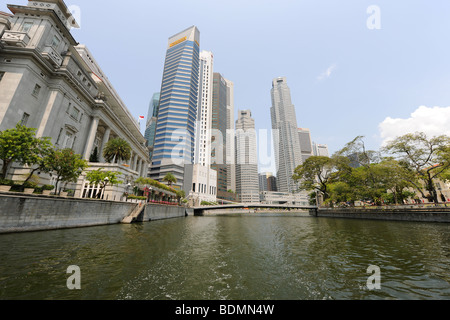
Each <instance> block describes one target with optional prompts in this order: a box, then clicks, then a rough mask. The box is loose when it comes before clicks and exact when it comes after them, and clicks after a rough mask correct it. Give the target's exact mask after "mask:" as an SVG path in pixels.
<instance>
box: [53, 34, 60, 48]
mask: <svg viewBox="0 0 450 320" xmlns="http://www.w3.org/2000/svg"><path fill="white" fill-rule="evenodd" d="M60 42H61V40H59V38H58V37H57V36H53V39H52V47H53V48H55V49H56V48H57V47H58V46H59V43H60Z"/></svg>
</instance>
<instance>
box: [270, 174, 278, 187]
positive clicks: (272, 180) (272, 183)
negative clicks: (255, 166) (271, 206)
mask: <svg viewBox="0 0 450 320" xmlns="http://www.w3.org/2000/svg"><path fill="white" fill-rule="evenodd" d="M267 191H278V189H277V178H276V177H274V176H272V175H271V176H270V177H267Z"/></svg>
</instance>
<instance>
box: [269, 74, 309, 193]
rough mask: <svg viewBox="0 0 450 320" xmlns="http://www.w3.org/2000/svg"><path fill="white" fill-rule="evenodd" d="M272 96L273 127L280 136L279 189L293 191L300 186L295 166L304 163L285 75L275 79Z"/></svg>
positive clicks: (277, 149)
mask: <svg viewBox="0 0 450 320" xmlns="http://www.w3.org/2000/svg"><path fill="white" fill-rule="evenodd" d="M271 98H272V107H271V109H270V113H271V120H272V129H273V130H275V131H276V132H277V134H276V135H275V137H278V138H277V140H278V141H275V142H274V147H275V148H274V149H275V161H276V166H277V174H276V176H277V182H278V190H279V191H281V192H287V193H293V192H296V191H297V190H298V186H297V184H296V183H295V182H294V180H293V179H292V175H293V174H294V170H295V168H296V167H297V166H299V165H301V164H302V155H301V151H300V142H299V136H298V127H297V117H296V113H295V107H294V105H293V104H292V102H291V93H290V89H289V87H288V85H287V82H286V78H285V77H279V78H275V79H273V81H272V89H271Z"/></svg>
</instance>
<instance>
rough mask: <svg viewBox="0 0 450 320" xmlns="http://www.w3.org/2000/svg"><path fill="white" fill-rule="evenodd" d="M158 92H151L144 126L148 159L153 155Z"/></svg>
mask: <svg viewBox="0 0 450 320" xmlns="http://www.w3.org/2000/svg"><path fill="white" fill-rule="evenodd" d="M159 97H160V94H159V92H157V93H155V94H153V97H152V101H150V106H149V107H148V115H147V123H146V126H145V135H144V137H145V140H147V147H148V148H149V157H150V161H151V160H152V156H153V147H154V143H155V133H156V124H157V121H158V113H159Z"/></svg>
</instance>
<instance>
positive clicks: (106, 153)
mask: <svg viewBox="0 0 450 320" xmlns="http://www.w3.org/2000/svg"><path fill="white" fill-rule="evenodd" d="M103 157H105V160H106V161H107V162H108V163H111V162H113V163H117V162H118V161H119V160H123V161H128V160H130V158H131V147H130V144H129V143H128V142H127V141H125V140H123V139H121V138H114V139H111V140H109V141H108V143H107V144H106V146H105V149H104V150H103Z"/></svg>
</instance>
